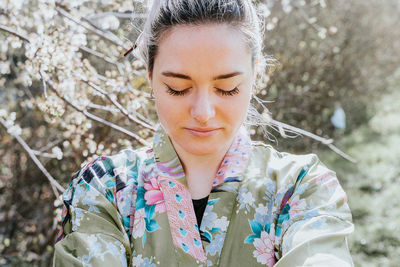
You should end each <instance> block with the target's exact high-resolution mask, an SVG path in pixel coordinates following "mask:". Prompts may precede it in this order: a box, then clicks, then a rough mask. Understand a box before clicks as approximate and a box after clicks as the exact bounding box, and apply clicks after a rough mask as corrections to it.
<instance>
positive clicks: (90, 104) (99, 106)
mask: <svg viewBox="0 0 400 267" xmlns="http://www.w3.org/2000/svg"><path fill="white" fill-rule="evenodd" d="M86 107H88V108H96V109H102V110H105V111H108V112H119V110H118V109H116V108H109V107H105V106H102V105H97V104H93V103H89V104H88V105H87V106H86Z"/></svg>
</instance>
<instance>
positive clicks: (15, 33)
mask: <svg viewBox="0 0 400 267" xmlns="http://www.w3.org/2000/svg"><path fill="white" fill-rule="evenodd" d="M0 30H2V31H5V32H7V33H9V34H12V35H14V36H17V37H18V38H20V39H21V40H23V41H25V42H28V43H30V41H29V39H28V37H27V36H26V35H24V34H22V33H18V32H16V31H15V30H13V29H11V28H10V27H7V26H5V25H0Z"/></svg>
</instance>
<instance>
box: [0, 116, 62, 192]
mask: <svg viewBox="0 0 400 267" xmlns="http://www.w3.org/2000/svg"><path fill="white" fill-rule="evenodd" d="M0 123H1V124H2V125H3V127H5V128H6V129H7V130H8V129H9V128H8V126H7V124H6V121H4V120H3V119H1V118H0ZM10 134H11V135H12V136H14V138H15V139H17V141H18V143H20V145H21V146H22V147H23V148H24V149H25V151H26V152H27V153H28V155H29V156H30V157H31V159H32V160H33V162H34V163H35V164H36V166H38V168H39V169H40V170H41V171H42V173H43V174H44V175H45V176H46V178H47V180H49V182H50V185H51V188H52V190H53V193H54V195H55V196H56V197H57V198H58V197H59V194H58V192H57V190H59V191H60V192H64V191H65V189H64V188H63V187H62V186H61V185H60V184H59V183H58V182H57V181H56V180H55V179H54V178H53V177H52V176H51V174H50V173H49V172H48V171H47V170H46V168H45V167H44V166H43V165H42V163H41V162H40V160H39V159H38V158H37V157H36V155H35V153H34V152H33V150H32V149H31V148H30V147H29V145H28V144H27V143H26V142H25V141H24V139H22V138H21V136H19V135H18V134H15V133H10Z"/></svg>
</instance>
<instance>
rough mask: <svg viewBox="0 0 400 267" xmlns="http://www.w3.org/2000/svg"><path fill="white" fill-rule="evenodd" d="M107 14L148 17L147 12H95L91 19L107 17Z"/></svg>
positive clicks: (129, 17) (120, 16)
mask: <svg viewBox="0 0 400 267" xmlns="http://www.w3.org/2000/svg"><path fill="white" fill-rule="evenodd" d="M107 16H115V17H117V18H120V19H136V18H141V19H144V18H146V17H147V14H146V13H120V12H103V13H99V14H94V15H92V16H89V19H92V20H96V19H100V18H104V17H107Z"/></svg>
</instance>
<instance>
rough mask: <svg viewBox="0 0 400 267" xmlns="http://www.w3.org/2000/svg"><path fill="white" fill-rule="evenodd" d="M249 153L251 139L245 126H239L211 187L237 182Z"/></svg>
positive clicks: (244, 167) (245, 165)
mask: <svg viewBox="0 0 400 267" xmlns="http://www.w3.org/2000/svg"><path fill="white" fill-rule="evenodd" d="M250 153H251V139H250V135H249V133H248V132H247V130H246V128H245V126H243V125H242V126H241V127H240V128H239V130H238V133H237V134H236V136H235V139H234V140H233V142H232V144H231V145H230V147H229V149H228V152H227V153H226V154H225V156H224V158H223V160H222V163H221V165H220V166H219V169H218V171H217V176H216V177H215V180H214V183H213V186H217V185H219V184H221V183H223V182H230V181H237V180H238V178H239V177H238V174H239V173H241V172H243V171H244V169H246V167H247V162H248V160H249V158H250Z"/></svg>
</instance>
